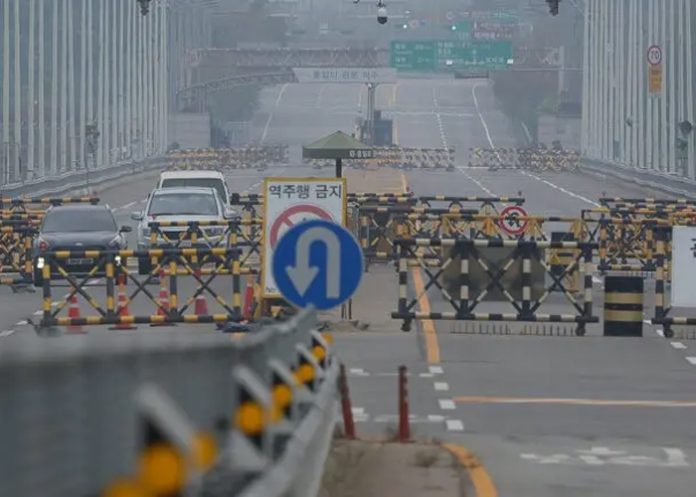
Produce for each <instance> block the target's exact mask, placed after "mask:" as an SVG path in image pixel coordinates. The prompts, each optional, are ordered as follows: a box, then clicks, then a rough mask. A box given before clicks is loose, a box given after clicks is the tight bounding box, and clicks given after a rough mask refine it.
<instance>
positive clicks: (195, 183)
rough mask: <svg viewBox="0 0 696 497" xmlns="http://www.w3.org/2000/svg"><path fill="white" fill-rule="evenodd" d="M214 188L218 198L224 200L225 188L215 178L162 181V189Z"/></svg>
mask: <svg viewBox="0 0 696 497" xmlns="http://www.w3.org/2000/svg"><path fill="white" fill-rule="evenodd" d="M189 186H191V187H198V188H215V190H217V192H218V195H220V198H223V199H224V198H225V187H224V185H223V183H222V181H221V180H220V179H217V178H167V179H165V180H162V188H177V187H179V188H181V187H189Z"/></svg>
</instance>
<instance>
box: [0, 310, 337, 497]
mask: <svg viewBox="0 0 696 497" xmlns="http://www.w3.org/2000/svg"><path fill="white" fill-rule="evenodd" d="M315 326H316V318H315V314H314V312H312V311H311V310H310V311H304V312H302V313H301V314H299V315H298V316H296V317H295V318H294V319H292V320H290V321H288V322H285V323H281V324H278V325H275V326H272V327H267V328H263V329H261V330H260V331H259V332H257V333H254V334H250V335H246V336H245V337H244V338H243V339H241V340H232V341H231V340H230V339H229V336H227V335H223V334H220V333H214V332H204V331H199V332H196V333H195V334H194V333H189V332H185V331H179V330H167V331H159V330H157V331H151V332H149V333H147V334H138V333H132V334H128V333H126V334H118V335H114V334H101V335H93V336H89V337H85V338H84V339H82V340H79V341H74V340H45V339H44V340H41V339H38V338H35V337H30V336H27V337H26V338H22V339H21V340H17V341H13V343H12V344H9V345H5V346H3V347H2V349H0V405H2V406H4V407H3V415H2V423H0V440H2V444H0V460H2V461H3V464H2V465H0V481H1V482H2V485H0V495H2V496H3V497H4V496H13V497H23V496H27V497H33V496H37V495H41V496H43V497H64V496H66V495H83V496H87V495H100V493H101V492H102V491H104V490H105V489H108V488H110V487H111V488H113V487H114V486H118V485H121V486H122V487H123V486H127V485H132V486H133V488H138V485H140V484H141V483H142V480H143V479H147V477H148V475H149V476H152V473H148V467H147V465H148V464H152V462H153V461H152V459H149V458H151V457H152V456H153V452H148V451H153V450H155V449H157V450H160V455H161V453H162V450H164V449H165V448H167V447H169V450H171V454H172V455H173V457H181V461H184V462H185V463H186V464H183V465H182V466H177V465H176V464H174V465H173V467H172V466H170V468H173V469H172V471H176V470H177V468H178V469H179V470H181V471H183V474H182V475H175V474H169V473H168V470H167V469H166V466H165V468H164V469H163V468H162V467H160V468H159V470H160V471H159V472H156V473H155V477H156V478H158V479H159V481H160V483H162V482H163V481H169V482H179V481H180V482H181V485H179V488H176V489H174V490H175V491H174V492H172V493H171V494H168V495H184V494H185V495H206V496H223V495H245V496H252V495H263V496H265V497H274V496H281V495H283V496H285V495H291V496H294V495H297V496H299V495H303V496H312V495H315V494H316V491H317V488H318V479H319V478H320V477H321V474H322V469H323V464H324V462H325V459H326V454H327V452H328V444H329V441H330V439H331V435H332V432H333V427H334V417H335V413H336V406H335V402H336V395H337V394H336V384H337V374H338V364H337V361H336V360H335V358H334V357H333V355H332V353H331V349H330V346H329V345H328V344H327V342H326V341H325V340H324V339H323V337H322V335H321V334H320V333H318V332H317V331H316V329H315ZM279 392H281V393H283V395H279ZM255 413H260V416H261V417H255V416H254V414H255ZM270 413H274V414H273V415H270ZM257 421H258V423H257ZM153 433H154V434H155V435H156V436H155V438H156V439H157V440H156V441H155V442H153ZM201 440H207V443H206V444H205V446H206V447H207V450H206V451H205V454H203V456H205V457H202V456H201V453H200V450H197V449H200V445H199V444H198V443H199V442H200V441H201ZM206 454H207V455H206ZM211 455H213V456H214V457H211ZM175 460H176V459H175ZM191 461H194V462H196V464H195V465H194V464H193V462H191ZM189 462H191V464H189ZM203 463H205V464H203ZM194 466H195V467H194ZM199 466H205V467H206V468H205V471H202V470H201V471H199V469H200V468H199ZM149 469H152V468H149ZM128 475H135V476H133V477H129V476H128ZM138 495H141V494H138ZM142 495H158V494H157V493H152V492H150V493H148V492H145V493H143V494H142Z"/></svg>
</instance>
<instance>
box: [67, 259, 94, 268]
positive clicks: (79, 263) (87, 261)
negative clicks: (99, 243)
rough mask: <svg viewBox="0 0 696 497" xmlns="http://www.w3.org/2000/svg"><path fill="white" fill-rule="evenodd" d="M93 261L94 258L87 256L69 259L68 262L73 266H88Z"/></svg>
mask: <svg viewBox="0 0 696 497" xmlns="http://www.w3.org/2000/svg"><path fill="white" fill-rule="evenodd" d="M93 262H94V259H89V258H85V257H78V258H75V259H68V264H69V265H71V266H86V265H88V264H92V263H93Z"/></svg>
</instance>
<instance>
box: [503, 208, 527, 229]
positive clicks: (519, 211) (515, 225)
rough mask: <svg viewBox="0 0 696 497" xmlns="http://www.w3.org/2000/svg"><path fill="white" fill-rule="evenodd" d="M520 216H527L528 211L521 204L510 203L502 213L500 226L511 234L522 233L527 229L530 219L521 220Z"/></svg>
mask: <svg viewBox="0 0 696 497" xmlns="http://www.w3.org/2000/svg"><path fill="white" fill-rule="evenodd" d="M519 217H527V211H525V210H524V209H523V208H522V207H520V206H519V205H509V206H507V207H505V209H503V210H502V211H501V213H500V220H499V221H498V222H499V224H500V228H501V229H502V230H503V231H505V232H506V233H507V234H509V235H513V236H516V235H521V234H522V233H524V231H525V230H526V229H527V224H529V221H528V220H527V219H525V220H524V221H520V220H519V219H517V218H519Z"/></svg>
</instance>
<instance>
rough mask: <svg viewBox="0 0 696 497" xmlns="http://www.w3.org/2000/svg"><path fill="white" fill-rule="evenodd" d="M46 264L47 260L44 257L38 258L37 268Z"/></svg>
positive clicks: (41, 267)
mask: <svg viewBox="0 0 696 497" xmlns="http://www.w3.org/2000/svg"><path fill="white" fill-rule="evenodd" d="M45 265H46V261H45V260H44V258H43V257H39V258H37V259H36V269H43V267H44V266H45Z"/></svg>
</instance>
